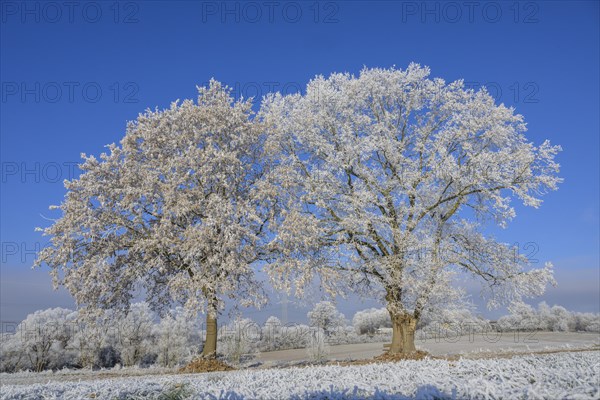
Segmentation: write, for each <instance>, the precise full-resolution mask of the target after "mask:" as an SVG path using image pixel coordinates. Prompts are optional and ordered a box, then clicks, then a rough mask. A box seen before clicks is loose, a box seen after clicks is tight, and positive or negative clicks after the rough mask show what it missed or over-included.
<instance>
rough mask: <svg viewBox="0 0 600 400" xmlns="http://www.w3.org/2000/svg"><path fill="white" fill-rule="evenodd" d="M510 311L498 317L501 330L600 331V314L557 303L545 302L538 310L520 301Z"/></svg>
mask: <svg viewBox="0 0 600 400" xmlns="http://www.w3.org/2000/svg"><path fill="white" fill-rule="evenodd" d="M509 311H510V314H509V315H505V316H503V317H501V318H499V319H498V328H499V329H501V330H504V331H512V330H524V331H556V332H567V331H575V332H577V331H579V332H600V314H592V313H578V312H571V311H568V310H567V309H565V308H564V307H561V306H557V305H555V306H552V307H549V306H548V305H547V304H546V303H545V302H542V303H540V304H539V305H538V308H537V310H536V309H535V308H533V307H532V306H530V305H528V304H524V303H518V304H515V305H513V306H512V307H510V309H509Z"/></svg>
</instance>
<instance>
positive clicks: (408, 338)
mask: <svg viewBox="0 0 600 400" xmlns="http://www.w3.org/2000/svg"><path fill="white" fill-rule="evenodd" d="M390 317H391V319H392V345H391V346H390V350H389V352H390V353H391V354H399V353H412V352H414V351H416V350H417V349H416V347H415V330H416V326H417V319H416V318H414V317H413V316H412V315H410V314H401V313H395V312H392V311H390Z"/></svg>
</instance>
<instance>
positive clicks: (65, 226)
mask: <svg viewBox="0 0 600 400" xmlns="http://www.w3.org/2000/svg"><path fill="white" fill-rule="evenodd" d="M251 114H252V110H251V102H250V101H243V100H240V101H236V102H234V101H233V99H232V98H231V96H230V91H229V89H227V88H226V87H223V86H222V85H221V84H220V83H218V82H216V81H211V83H210V85H209V87H206V88H199V97H198V102H197V104H196V103H194V102H193V101H191V100H186V101H183V102H181V103H179V102H174V103H173V104H171V106H170V108H168V109H165V110H163V111H159V110H156V111H150V110H148V111H147V112H145V113H144V114H140V115H139V117H138V118H137V120H136V121H133V122H131V123H129V124H128V126H127V131H126V134H125V137H124V138H123V139H122V140H121V143H120V145H115V144H112V145H110V146H108V150H109V151H108V152H107V153H104V154H102V155H101V156H100V159H96V158H95V157H93V156H89V157H88V156H86V155H85V154H84V155H83V158H84V162H83V164H82V165H81V169H82V170H83V172H82V174H81V176H80V177H79V178H78V179H74V180H71V181H66V182H65V186H66V189H67V194H66V197H65V200H64V201H63V203H62V204H61V205H60V206H55V207H56V208H58V209H60V211H62V216H61V217H60V218H59V219H57V220H56V221H55V222H54V224H53V225H51V226H50V227H48V228H46V229H44V234H45V235H48V236H50V237H51V246H50V247H48V248H45V249H44V250H43V251H42V252H41V253H40V255H39V257H38V260H37V261H36V265H42V264H47V265H49V266H50V268H51V273H52V276H53V278H54V284H55V285H64V286H65V287H66V288H67V289H68V290H69V292H70V293H71V294H72V295H73V296H74V297H75V299H76V301H77V303H78V304H79V305H80V306H81V307H82V309H83V310H93V309H99V308H114V309H126V308H127V307H128V305H129V303H130V301H131V300H132V298H133V296H134V293H135V292H136V291H137V290H138V289H140V288H142V289H143V291H144V292H145V293H146V296H147V301H148V303H149V304H150V306H151V307H152V309H154V310H158V311H162V310H164V309H166V308H169V307H170V306H171V305H172V304H173V303H176V304H183V305H184V306H185V307H186V308H187V309H189V310H195V311H202V312H204V313H206V329H207V335H206V341H205V344H204V350H203V355H204V356H212V355H214V354H215V352H216V343H217V340H216V339H217V338H216V334H217V314H218V312H219V309H220V307H222V301H223V299H224V297H225V296H228V297H230V298H233V299H236V300H237V301H238V303H240V304H241V305H244V306H246V305H251V304H252V305H260V304H261V303H262V302H263V300H264V294H263V291H262V289H261V287H260V285H259V282H258V281H257V280H256V279H255V278H254V265H255V262H256V261H257V260H258V259H259V258H260V251H261V248H262V243H263V241H264V235H265V232H266V226H267V225H268V213H269V209H270V207H267V206H265V203H264V202H263V201H262V200H260V190H258V187H259V186H260V185H259V181H260V179H261V176H262V175H263V172H264V171H263V166H262V165H261V164H260V162H259V161H260V152H261V134H260V129H258V127H257V124H255V123H254V121H253V120H252V118H251Z"/></svg>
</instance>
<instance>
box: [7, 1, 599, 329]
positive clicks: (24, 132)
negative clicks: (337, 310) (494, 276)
mask: <svg viewBox="0 0 600 400" xmlns="http://www.w3.org/2000/svg"><path fill="white" fill-rule="evenodd" d="M0 4H1V28H0V29H1V31H0V33H1V38H0V45H1V60H0V73H1V79H0V80H1V83H2V91H1V103H0V106H1V111H0V112H1V114H0V120H1V122H0V130H1V146H0V147H1V150H0V155H1V163H2V176H1V184H2V189H1V194H0V200H1V206H0V207H1V209H0V211H1V228H0V233H1V243H2V267H1V294H0V295H1V304H0V306H1V307H0V310H1V316H0V319H1V320H2V321H15V320H20V319H22V318H23V317H24V316H25V315H26V314H27V313H29V312H32V311H34V310H36V309H39V308H46V307H50V306H57V305H62V306H72V301H71V300H70V297H69V296H68V295H67V294H66V293H64V292H63V291H59V292H53V291H52V288H51V283H50V278H49V276H48V274H47V271H46V270H33V271H32V270H31V269H30V266H31V264H32V263H33V259H34V255H33V252H34V250H35V248H36V246H43V245H44V244H45V242H46V239H45V238H42V237H41V236H40V235H39V234H38V233H36V232H34V227H36V226H45V225H47V224H48V223H49V222H48V221H47V220H45V219H44V218H45V217H53V216H55V215H54V214H52V213H51V212H49V211H48V209H47V207H48V205H50V204H57V203H59V202H60V201H61V199H62V197H63V195H64V189H63V186H62V179H65V178H71V177H72V176H73V174H74V168H73V166H74V165H75V164H76V163H77V162H78V161H79V155H80V153H82V152H85V153H88V154H96V155H97V154H99V153H100V152H102V151H103V146H104V145H106V144H108V143H112V142H117V141H118V140H119V139H120V138H121V137H122V136H123V134H124V129H125V124H126V121H128V120H132V119H135V118H136V116H137V114H138V113H139V112H141V111H143V110H144V109H146V108H148V107H150V108H154V107H157V106H158V107H159V108H163V107H166V106H168V104H169V103H170V102H171V101H173V100H175V99H183V98H195V97H196V89H195V87H196V85H201V84H204V83H206V82H208V81H209V80H210V78H212V77H214V78H216V79H218V80H220V81H223V82H225V83H227V84H229V85H230V86H232V87H233V88H234V91H235V93H236V94H243V95H245V96H258V97H260V96H261V95H264V94H265V93H267V92H268V91H269V90H271V89H272V88H274V89H276V90H281V91H284V92H287V93H290V92H296V91H298V90H299V89H300V88H303V87H304V86H305V85H306V83H307V81H308V80H309V79H310V78H311V77H313V76H315V75H317V74H324V75H327V74H329V73H332V72H341V71H348V72H352V73H358V72H359V71H360V69H361V68H362V67H363V66H367V67H390V66H392V65H396V66H397V67H399V68H405V67H406V66H407V65H408V64H409V63H410V62H413V61H414V62H417V63H420V64H423V65H428V66H430V67H431V71H432V76H436V77H441V78H444V79H446V80H447V81H451V80H455V79H459V78H462V79H464V80H465V81H466V82H467V83H468V85H470V86H473V87H478V86H481V85H487V86H488V88H489V90H490V91H491V92H492V93H493V94H494V95H495V96H496V97H497V99H498V101H499V102H503V103H505V104H507V105H512V106H514V107H516V109H517V112H519V113H521V114H523V115H524V116H525V119H526V121H527V122H528V128H529V133H528V136H529V138H530V139H531V140H532V141H534V142H536V143H540V142H541V141H542V140H544V139H546V138H548V139H550V140H551V141H552V142H553V143H556V144H560V145H562V146H563V149H564V151H563V152H562V153H561V154H560V156H559V161H560V163H561V165H562V172H561V175H562V177H564V179H565V182H564V183H563V184H562V185H561V188H560V190H559V191H558V192H555V193H551V194H550V195H549V196H547V197H546V198H545V202H544V204H543V205H542V207H541V208H540V209H538V210H535V209H526V208H524V207H517V218H516V219H515V220H514V221H513V223H512V224H510V225H509V227H508V229H506V230H503V231H499V230H498V231H497V232H496V233H497V235H498V236H499V237H500V238H501V239H502V240H504V241H506V242H510V243H518V244H519V246H520V247H521V248H522V251H523V252H524V253H527V252H528V251H532V249H537V250H536V254H535V258H536V259H538V260H539V265H541V264H542V263H543V262H544V261H547V260H550V261H552V262H553V263H554V264H555V268H556V276H557V280H558V283H559V287H558V288H553V289H550V290H549V291H548V292H547V294H546V295H545V296H543V297H542V298H540V299H535V300H534V301H533V302H534V303H537V302H539V301H542V300H546V301H547V302H548V303H550V304H555V303H559V304H562V305H564V306H566V307H568V308H571V309H574V310H578V311H595V312H598V311H599V307H600V306H599V303H600V294H599V292H600V289H599V286H600V267H599V262H600V261H599V242H600V237H599V217H598V210H599V208H600V207H599V206H600V205H599V183H598V182H599V180H600V179H599V176H598V175H599V170H600V168H599V136H600V135H599V132H600V126H599V111H598V110H599V109H600V104H599V70H600V68H599V67H600V65H599V37H600V32H599V27H600V16H599V2H597V1H589V2H577V1H570V2H559V1H546V2H527V1H526V2H513V1H510V2H494V1H491V2H488V1H482V2H475V3H469V2H449V3H448V2H427V3H423V2H420V1H419V2H412V1H397V2H392V1H389V2H386V1H382V2H377V1H374V2H373V1H371V2H362V1H351V2H336V1H321V2H313V1H306V2H304V1H301V2H294V1H283V0H282V1H278V2H261V1H258V2H226V3H223V2H213V1H208V2H203V1H199V2H191V1H189V2H188V1H170V2H166V1H164V2H163V1H131V2H128V1H123V2H118V3H117V2H112V1H107V2H102V1H100V2H85V1H81V2H80V1H76V2H73V3H72V4H73V5H72V6H68V5H65V3H63V2H50V3H45V2H37V1H28V2H21V1H18V2H13V1H4V0H3V1H2V2H1V3H0ZM529 242H533V243H535V245H528V244H527V243H529ZM525 246H529V247H528V248H525ZM532 246H533V247H532ZM374 304H375V303H374V302H366V303H364V304H361V303H360V302H359V301H358V300H356V299H349V300H348V301H344V302H342V303H341V304H340V307H341V308H342V310H343V311H344V312H345V313H346V314H347V315H348V316H351V315H352V313H353V312H354V311H356V309H360V308H363V307H365V306H371V305H374ZM280 309H281V305H279V304H276V303H274V304H271V305H270V306H268V308H267V310H266V311H264V312H261V313H259V314H257V315H260V317H258V318H262V317H263V316H264V315H267V314H270V313H272V314H279V313H280ZM481 311H482V312H485V310H484V309H481ZM294 312H296V314H294ZM265 313H266V314H265ZM304 313H305V311H303V310H302V309H297V310H296V311H290V316H289V318H290V319H293V318H295V317H297V318H301V317H300V316H301V315H304ZM248 315H249V316H252V315H253V314H248ZM488 315H491V316H493V315H494V313H488Z"/></svg>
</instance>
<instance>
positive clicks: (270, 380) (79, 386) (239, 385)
mask: <svg viewBox="0 0 600 400" xmlns="http://www.w3.org/2000/svg"><path fill="white" fill-rule="evenodd" d="M599 377H600V352H598V351H587V352H562V353H555V354H543V355H523V356H516V357H512V358H493V359H480V360H473V359H460V360H457V361H446V360H440V359H425V360H421V361H403V362H398V363H383V364H370V365H361V366H345V367H341V366H319V367H304V368H271V369H254V370H240V371H232V372H214V373H206V374H195V375H190V374H185V375H164V376H152V377H129V378H113V379H99V380H90V381H82V382H50V383H46V384H42V383H37V384H32V385H3V386H2V387H1V388H0V390H1V398H2V399H39V398H43V399H83V398H98V399H146V398H188V397H189V398H200V399H228V400H237V399H313V400H317V399H363V398H375V399H406V398H429V399H432V398H437V399H469V398H496V399H497V398H507V399H520V398H549V399H565V398H573V399H575V398H577V399H580V398H581V399H583V398H590V399H598V398H599V397H600V382H599ZM169 396H170V397H169Z"/></svg>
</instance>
